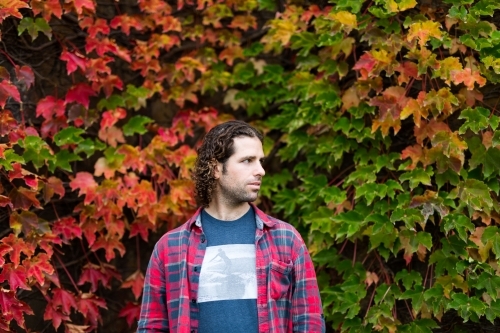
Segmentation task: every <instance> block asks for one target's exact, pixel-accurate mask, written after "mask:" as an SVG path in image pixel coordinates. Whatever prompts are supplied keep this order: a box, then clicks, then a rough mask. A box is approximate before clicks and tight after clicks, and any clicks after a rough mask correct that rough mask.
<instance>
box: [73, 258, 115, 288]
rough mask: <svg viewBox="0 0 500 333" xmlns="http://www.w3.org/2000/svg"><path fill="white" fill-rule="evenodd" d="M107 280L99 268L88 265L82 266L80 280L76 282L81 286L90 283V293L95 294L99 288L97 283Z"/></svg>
mask: <svg viewBox="0 0 500 333" xmlns="http://www.w3.org/2000/svg"><path fill="white" fill-rule="evenodd" d="M106 280H109V279H108V278H106V274H104V272H103V270H102V269H101V266H98V265H95V264H92V263H88V264H86V265H85V266H83V270H82V273H81V274H80V279H79V280H78V285H79V286H81V285H83V284H85V283H86V282H88V283H90V291H91V292H95V291H97V288H98V286H99V282H101V283H103V281H106Z"/></svg>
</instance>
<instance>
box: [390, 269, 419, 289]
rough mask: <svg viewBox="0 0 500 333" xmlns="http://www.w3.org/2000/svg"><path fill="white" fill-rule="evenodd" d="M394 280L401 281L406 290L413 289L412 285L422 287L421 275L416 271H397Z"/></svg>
mask: <svg viewBox="0 0 500 333" xmlns="http://www.w3.org/2000/svg"><path fill="white" fill-rule="evenodd" d="M394 280H395V281H399V280H401V281H402V282H403V286H404V287H405V289H406V290H409V289H411V288H412V287H413V284H415V286H421V285H422V275H421V274H420V273H419V272H417V271H411V272H408V271H407V270H406V269H403V270H401V271H399V272H398V273H397V274H396V276H395V278H394Z"/></svg>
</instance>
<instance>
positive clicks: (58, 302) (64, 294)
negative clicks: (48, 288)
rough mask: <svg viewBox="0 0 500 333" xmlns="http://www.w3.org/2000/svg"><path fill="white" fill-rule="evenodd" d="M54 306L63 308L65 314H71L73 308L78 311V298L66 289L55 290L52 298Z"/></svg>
mask: <svg viewBox="0 0 500 333" xmlns="http://www.w3.org/2000/svg"><path fill="white" fill-rule="evenodd" d="M52 306H54V307H56V308H59V307H60V308H61V310H62V312H63V313H66V314H70V312H71V308H74V309H77V308H78V306H77V305H76V298H75V295H73V293H71V292H69V291H67V290H66V289H61V288H55V289H54V290H53V296H52Z"/></svg>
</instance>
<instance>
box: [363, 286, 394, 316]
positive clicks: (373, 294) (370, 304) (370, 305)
mask: <svg viewBox="0 0 500 333" xmlns="http://www.w3.org/2000/svg"><path fill="white" fill-rule="evenodd" d="M387 290H389V289H387ZM376 291H377V288H375V286H374V287H373V292H372V295H371V297H370V302H368V308H366V313H365V318H366V316H368V311H370V308H371V307H372V302H373V298H374V297H375V292H376Z"/></svg>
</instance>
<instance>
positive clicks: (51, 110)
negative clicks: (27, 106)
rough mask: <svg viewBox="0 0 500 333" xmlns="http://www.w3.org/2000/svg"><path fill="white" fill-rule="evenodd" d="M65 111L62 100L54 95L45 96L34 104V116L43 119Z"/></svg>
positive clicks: (59, 114) (60, 114) (57, 115)
mask: <svg viewBox="0 0 500 333" xmlns="http://www.w3.org/2000/svg"><path fill="white" fill-rule="evenodd" d="M65 112H66V108H65V106H64V101H63V100H61V99H57V98H55V97H54V96H47V97H45V98H43V99H41V100H40V101H39V102H38V104H37V106H36V116H37V117H40V116H42V117H44V118H45V119H51V118H52V117H53V116H56V117H60V116H64V113H65Z"/></svg>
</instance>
